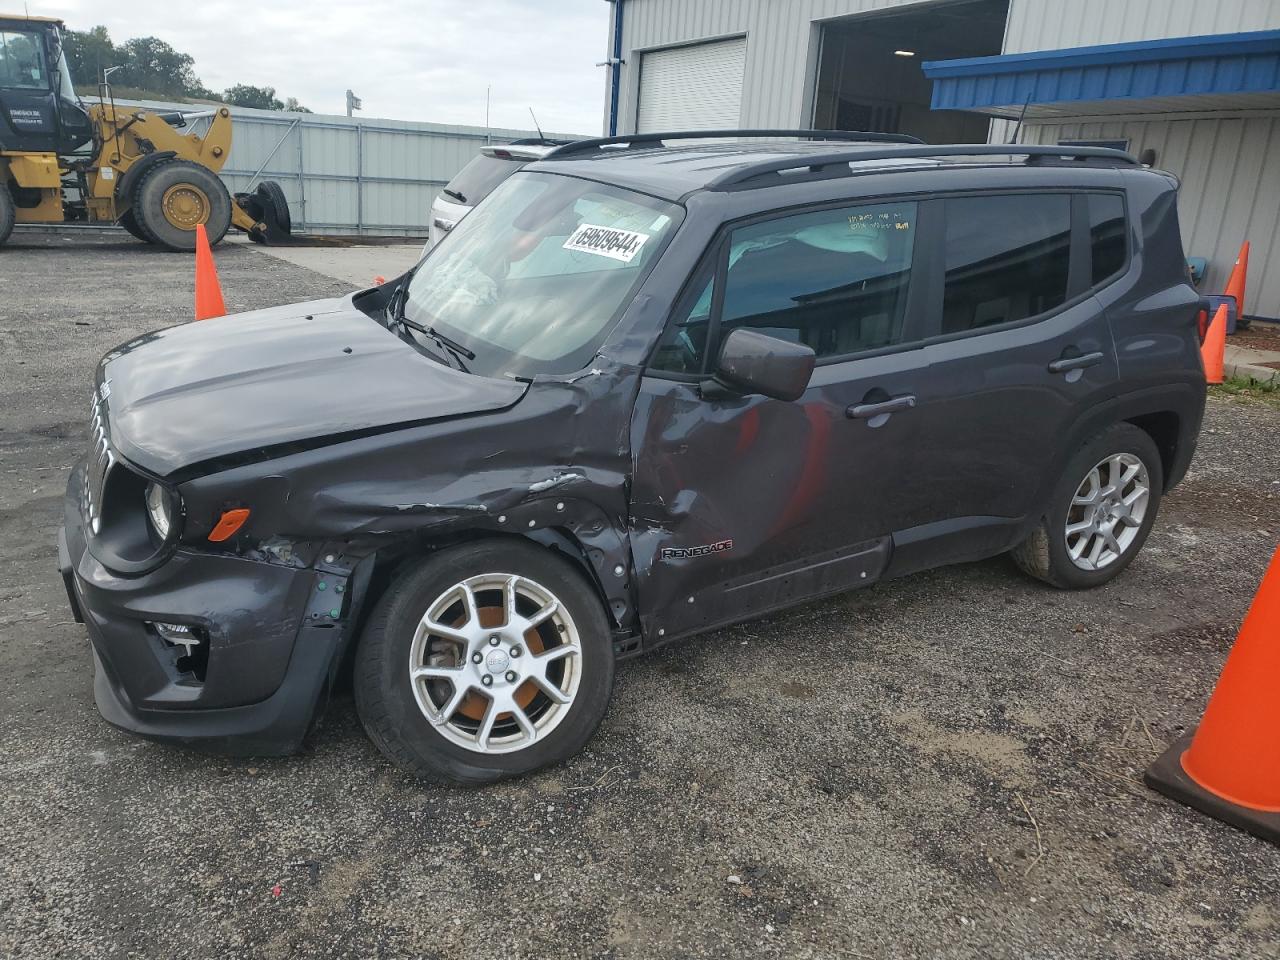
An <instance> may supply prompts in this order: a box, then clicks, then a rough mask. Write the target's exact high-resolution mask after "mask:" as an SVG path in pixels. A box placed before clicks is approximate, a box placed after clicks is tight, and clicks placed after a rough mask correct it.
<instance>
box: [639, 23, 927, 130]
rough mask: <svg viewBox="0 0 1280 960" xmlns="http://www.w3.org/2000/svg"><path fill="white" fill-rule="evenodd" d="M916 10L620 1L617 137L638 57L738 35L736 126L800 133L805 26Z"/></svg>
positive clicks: (805, 86)
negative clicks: (742, 44) (741, 55)
mask: <svg viewBox="0 0 1280 960" xmlns="http://www.w3.org/2000/svg"><path fill="white" fill-rule="evenodd" d="M919 5H920V3H919V2H906V3H904V2H902V0H627V2H626V4H625V6H624V7H623V26H622V39H623V57H624V59H625V60H626V61H627V62H626V63H625V64H624V65H623V67H622V71H621V73H622V77H621V96H620V97H619V104H618V132H619V133H631V132H634V131H635V127H636V109H637V103H638V98H637V92H638V91H637V86H638V76H639V72H640V71H639V67H640V57H639V55H638V54H639V52H640V51H643V50H646V49H652V48H656V47H665V46H672V45H674V44H680V43H689V42H692V41H697V40H714V39H719V38H726V37H731V36H736V35H741V34H746V36H747V59H746V68H745V69H746V72H745V75H744V78H743V87H742V121H741V122H742V125H743V126H745V127H797V126H807V125H808V122H809V115H810V101H809V97H810V87H811V85H812V84H811V79H812V76H813V71H814V69H815V67H816V65H817V45H818V30H817V27H816V26H815V25H814V22H813V21H816V20H826V19H831V18H833V17H842V16H847V15H849V14H855V13H869V12H872V11H875V10H886V9H889V8H892V7H911V6H919Z"/></svg>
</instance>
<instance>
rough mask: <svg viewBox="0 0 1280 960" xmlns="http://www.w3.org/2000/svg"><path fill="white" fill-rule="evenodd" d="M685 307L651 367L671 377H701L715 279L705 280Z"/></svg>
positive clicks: (663, 341)
mask: <svg viewBox="0 0 1280 960" xmlns="http://www.w3.org/2000/svg"><path fill="white" fill-rule="evenodd" d="M697 289H698V293H697V295H696V296H694V297H693V299H692V301H690V302H689V303H688V304H687V306H686V307H685V308H684V309H682V310H679V311H678V312H677V314H676V316H675V319H674V321H673V322H672V323H671V325H670V326H668V327H667V331H666V333H665V334H663V337H662V342H661V343H660V344H658V352H657V353H656V354H655V355H654V358H653V363H652V364H651V367H652V368H653V369H655V370H666V371H668V372H670V373H702V372H704V369H705V368H704V367H703V361H704V358H705V356H706V351H707V332H708V329H709V328H710V325H711V297H712V294H713V293H714V292H715V278H714V277H711V278H709V279H707V280H706V282H705V283H703V284H702V285H701V287H699V288H697Z"/></svg>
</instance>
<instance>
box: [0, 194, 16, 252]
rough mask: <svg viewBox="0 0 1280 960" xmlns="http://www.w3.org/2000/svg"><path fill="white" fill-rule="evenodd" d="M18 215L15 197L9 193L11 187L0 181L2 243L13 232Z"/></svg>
mask: <svg viewBox="0 0 1280 960" xmlns="http://www.w3.org/2000/svg"><path fill="white" fill-rule="evenodd" d="M17 215H18V212H17V210H15V209H14V206H13V197H12V196H11V195H10V194H9V187H8V186H7V185H6V184H3V183H0V243H4V242H5V241H6V240H8V239H9V234H11V233H13V221H14V219H15V218H16V217H17Z"/></svg>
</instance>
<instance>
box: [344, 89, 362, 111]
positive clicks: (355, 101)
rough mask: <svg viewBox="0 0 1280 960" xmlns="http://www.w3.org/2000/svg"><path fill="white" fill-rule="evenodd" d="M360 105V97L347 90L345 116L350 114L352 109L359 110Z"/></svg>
mask: <svg viewBox="0 0 1280 960" xmlns="http://www.w3.org/2000/svg"><path fill="white" fill-rule="evenodd" d="M360 107H361V103H360V98H359V97H357V96H356V95H355V94H354V93H352V92H351V91H350V90H348V91H347V116H348V117H349V116H351V111H352V110H359V109H360Z"/></svg>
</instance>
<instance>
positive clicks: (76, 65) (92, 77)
mask: <svg viewBox="0 0 1280 960" xmlns="http://www.w3.org/2000/svg"><path fill="white" fill-rule="evenodd" d="M62 48H63V50H65V51H66V54H67V66H68V67H70V68H71V81H72V83H74V84H76V85H77V86H85V87H92V86H94V85H96V84H97V82H98V81H99V80H100V79H101V78H102V69H103V67H114V66H115V65H116V64H117V63H119V62H120V61H119V59H118V57H117V55H116V47H115V44H113V43H112V42H111V36H110V35H109V34H108V33H107V28H106V27H103V26H97V27H94V28H93V29H91V30H68V31H67V35H66V38H65V40H64V41H63V45H62Z"/></svg>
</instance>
